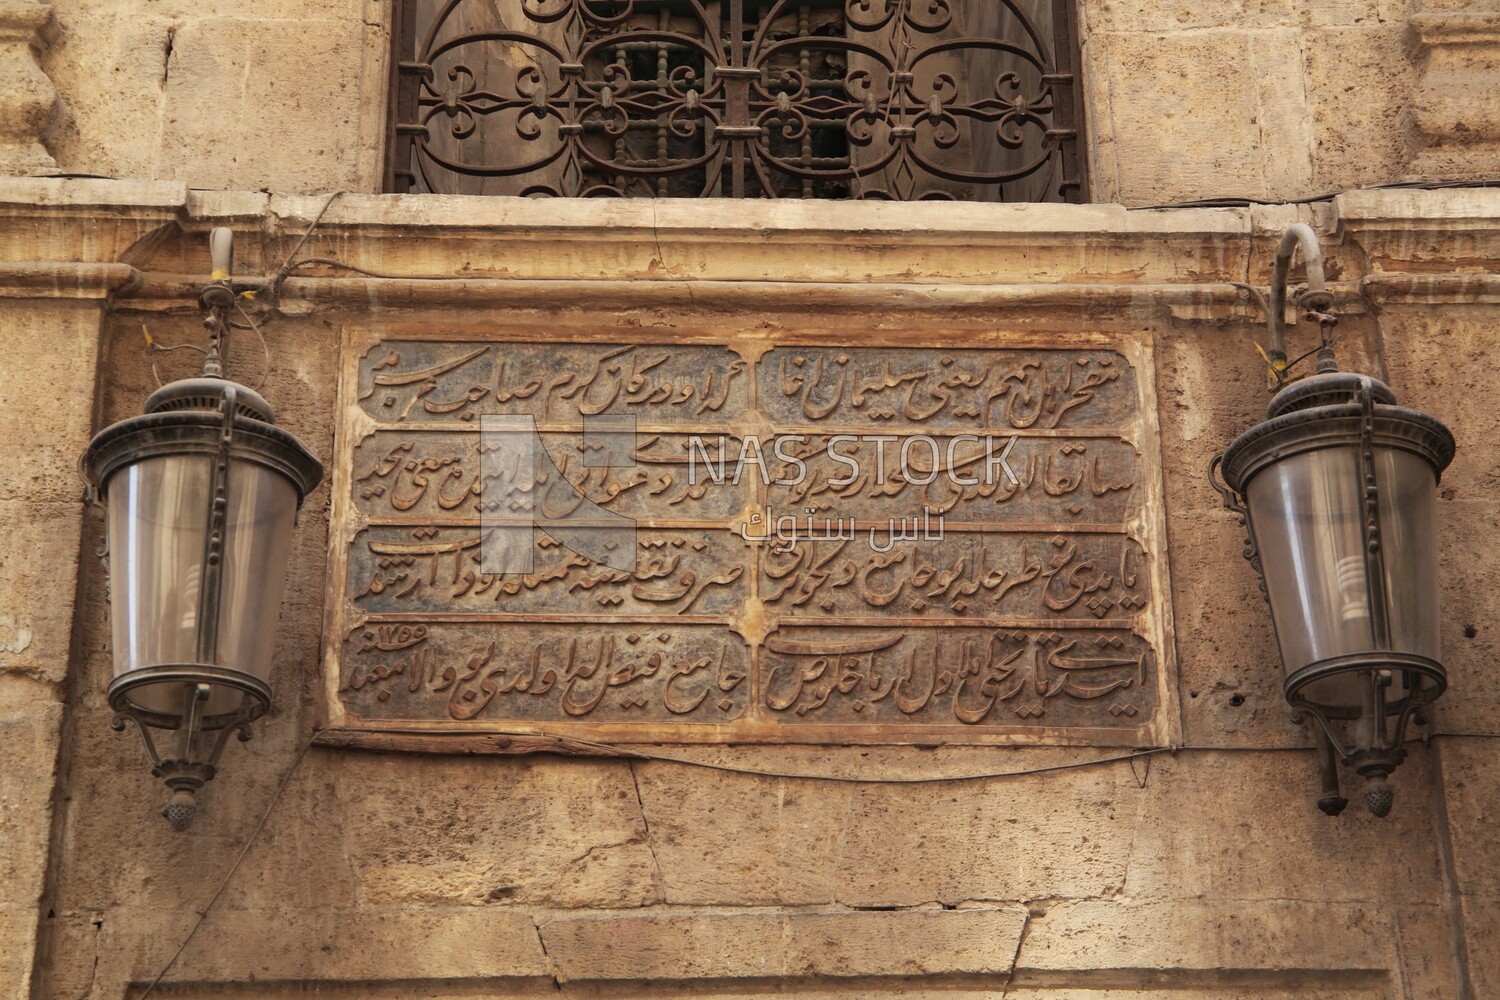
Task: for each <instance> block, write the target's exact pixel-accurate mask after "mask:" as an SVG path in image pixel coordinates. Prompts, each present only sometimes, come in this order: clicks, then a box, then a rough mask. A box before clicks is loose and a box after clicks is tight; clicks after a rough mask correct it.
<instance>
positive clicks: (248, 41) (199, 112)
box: [46, 0, 386, 191]
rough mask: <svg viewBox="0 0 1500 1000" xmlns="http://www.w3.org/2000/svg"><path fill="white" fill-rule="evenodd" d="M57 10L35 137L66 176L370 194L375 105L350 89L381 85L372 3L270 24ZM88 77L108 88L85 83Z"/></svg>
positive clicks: (155, 12) (291, 15)
mask: <svg viewBox="0 0 1500 1000" xmlns="http://www.w3.org/2000/svg"><path fill="white" fill-rule="evenodd" d="M366 6H369V7H370V8H371V12H370V17H369V18H366V17H365V10H364V8H365V7H366ZM59 7H60V9H59V10H58V20H59V22H60V25H61V31H60V38H59V40H58V42H57V44H56V46H55V49H54V51H53V52H52V53H51V54H50V55H49V56H48V58H47V59H46V67H47V69H48V71H49V72H50V73H51V74H52V76H53V78H54V79H55V80H56V81H58V82H59V84H60V90H61V92H62V94H63V100H64V103H65V105H66V111H65V113H64V116H63V118H62V119H61V120H60V121H59V123H58V124H57V125H56V126H55V127H54V128H53V129H52V130H51V132H50V133H49V138H50V141H51V142H52V145H53V146H54V148H55V149H56V150H57V155H59V156H61V157H62V162H63V163H64V164H65V165H66V167H67V168H68V169H71V170H75V171H84V172H94V173H101V174H110V175H115V176H125V177H153V178H182V179H185V180H187V181H189V182H190V183H192V184H193V185H195V186H200V187H213V188H247V189H249V188H257V187H262V186H274V187H276V188H278V189H279V190H284V191H318V190H332V189H335V188H340V187H344V188H356V189H360V188H365V189H369V188H372V187H373V184H374V176H375V169H376V157H377V155H378V142H379V135H380V126H379V123H378V120H377V119H374V118H372V117H371V116H370V115H369V114H368V113H367V112H370V111H374V110H375V109H376V108H377V107H378V102H377V104H375V105H372V104H370V103H369V102H367V101H366V100H365V98H364V96H363V92H364V88H365V87H366V86H369V87H371V88H372V89H373V91H374V92H375V93H377V94H378V93H380V91H381V89H382V88H383V81H384V79H385V75H384V66H385V51H384V49H383V48H382V46H381V38H383V37H386V36H385V28H384V25H383V23H382V22H383V19H384V16H385V15H384V8H383V7H380V5H377V4H366V3H363V2H361V0H329V2H327V3H319V4H308V5H292V6H290V7H287V8H286V9H284V10H283V11H281V12H280V16H278V15H277V14H276V13H272V12H267V11H265V10H263V9H261V8H253V9H252V8H249V7H246V6H245V5H243V4H228V3H226V4H219V5H217V7H218V9H217V10H216V9H214V7H213V6H210V7H209V8H207V9H205V8H195V7H193V6H192V5H190V4H162V5H152V8H151V9H150V10H149V11H146V12H142V11H141V10H139V9H138V8H136V7H133V6H131V5H122V4H118V3H112V2H109V0H103V2H98V3H95V2H88V0H83V2H76V3H68V4H63V5H59ZM377 10H378V11H379V13H377ZM374 17H380V18H381V22H375V21H373V18H374ZM287 66H303V67H307V68H308V71H307V72H299V73H287V72H286V67H287ZM101 75H102V76H103V78H104V79H107V80H109V81H110V82H111V86H110V87H108V88H100V87H97V86H96V85H95V83H96V81H97V80H98V79H99V78H100V77H101ZM377 81H379V82H377ZM367 119H368V120H367ZM280 150H285V151H287V152H288V154H289V155H281V154H280V153H278V152H277V151H280ZM292 151H295V152H292Z"/></svg>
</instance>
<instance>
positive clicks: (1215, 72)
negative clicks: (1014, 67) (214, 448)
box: [0, 0, 1500, 205]
mask: <svg viewBox="0 0 1500 1000" xmlns="http://www.w3.org/2000/svg"><path fill="white" fill-rule="evenodd" d="M12 8H14V11H13V13H12V14H10V15H4V13H3V12H4V11H6V10H11V9H12ZM387 8H388V4H387V2H385V0H317V2H315V3H295V2H291V3H289V2H284V0H278V2H275V3H271V4H269V5H268V4H265V3H261V4H245V3H242V2H239V0H211V2H209V3H206V4H191V3H178V2H166V3H153V4H151V5H149V6H148V7H146V8H142V7H141V6H140V5H138V4H130V3H120V2H119V0H54V2H53V3H51V5H50V6H48V5H43V4H40V3H34V2H32V0H7V3H6V4H4V5H0V15H3V16H10V17H12V18H13V19H14V20H15V22H16V27H15V28H13V29H10V30H11V32H12V34H13V35H14V37H16V38H17V39H19V40H20V41H19V42H18V43H16V44H12V45H11V47H10V49H9V50H8V51H9V52H10V53H11V56H10V57H9V58H10V59H11V61H12V64H13V65H15V66H17V67H30V66H31V65H32V63H31V60H29V59H28V58H26V56H25V48H26V44H27V41H28V40H30V41H31V42H33V43H34V44H33V47H34V48H35V49H36V50H37V52H38V55H37V56H36V59H37V62H38V63H39V65H40V67H41V69H43V70H45V72H46V75H47V76H48V77H50V78H51V82H52V85H53V86H55V89H56V91H57V94H58V98H57V101H56V106H55V110H54V111H53V112H52V113H51V114H50V115H46V114H43V112H42V109H43V108H45V107H46V103H47V101H48V100H50V94H48V93H46V92H45V91H46V88H47V86H48V84H47V80H46V78H44V77H43V78H38V76H37V74H35V73H33V72H31V70H30V69H28V70H27V73H26V75H25V82H21V79H20V78H19V77H17V78H16V79H14V80H13V81H12V83H11V85H10V87H9V88H8V90H9V92H10V93H12V94H13V95H15V96H14V97H13V100H14V101H15V102H16V105H15V109H14V110H12V111H10V112H9V114H10V115H12V116H14V115H21V116H22V117H24V119H25V121H26V122H27V123H29V124H27V125H25V126H22V125H19V124H17V125H13V126H11V127H12V128H13V129H15V130H17V131H18V132H22V133H24V132H26V131H27V130H28V129H29V130H31V131H33V132H39V133H40V136H41V138H42V140H43V141H44V142H45V145H46V148H47V150H50V154H51V157H52V158H53V159H54V160H55V162H56V169H57V170H59V171H63V172H68V173H75V174H77V173H82V174H95V175H102V176H106V177H119V178H137V179H151V178H157V179H171V180H181V181H184V182H186V183H187V184H188V185H190V186H192V187H199V188H209V189H244V190H256V189H261V190H275V191H283V192H290V193H304V192H315V191H328V190H335V189H347V190H351V191H375V190H377V188H378V186H379V183H380V176H381V175H380V171H381V157H382V155H383V149H384V146H383V142H384V139H383V127H384V125H383V102H384V100H385V86H386V82H385V81H386V79H387V72H388V61H387V60H388V49H389V23H388V22H389V14H388V10H387ZM48 10H51V11H52V12H53V16H52V17H51V19H50V21H49V20H48V18H47V12H48ZM3 16H0V21H3ZM1079 17H1080V22H1081V24H1080V34H1081V36H1082V51H1083V60H1082V76H1083V85H1084V90H1085V94H1086V103H1087V117H1088V133H1089V145H1090V150H1089V159H1090V172H1091V177H1092V184H1093V191H1092V200H1094V201H1096V202H1120V203H1123V204H1127V205H1151V204H1161V203H1170V202H1178V201H1183V200H1190V199H1200V198H1213V197H1240V198H1252V199H1263V200H1269V201H1284V200H1291V199H1298V198H1306V197H1310V196H1316V195H1323V194H1328V193H1331V192H1337V191H1341V190H1345V189H1348V188H1355V187H1363V186H1369V185H1375V184H1385V183H1391V182H1395V181H1401V180H1405V179H1408V178H1419V179H1423V180H1452V179H1476V178H1484V177H1489V178H1494V177H1495V176H1496V175H1497V174H1500V152H1497V150H1500V146H1497V143H1500V108H1497V107H1496V106H1494V105H1495V102H1494V101H1493V100H1492V99H1491V98H1490V97H1488V96H1487V95H1490V94H1493V93H1497V92H1500V87H1497V86H1496V85H1495V78H1496V75H1497V73H1500V68H1497V67H1500V54H1497V53H1500V40H1497V39H1500V34H1497V21H1496V18H1497V17H1500V12H1497V10H1496V8H1495V6H1494V4H1493V2H1492V0H1427V2H1425V3H1424V2H1423V0H1216V2H1214V3H1198V2H1188V0H1174V2H1170V3H1158V2H1149V0H1080V3H1079ZM43 22H46V24H45V26H41V25H42V24H43ZM5 30H6V29H0V35H3V34H4V33H5ZM16 72H18V73H19V72H20V70H19V69H18V70H17V71H16ZM101 81H104V82H105V85H102V86H101V85H100V84H101ZM23 93H25V94H27V95H30V96H28V97H27V98H26V99H25V100H24V101H23V100H22V98H21V96H20V95H21V94H23ZM23 105H24V109H25V110H24V114H23V113H22V108H23ZM33 126H34V127H33ZM3 132H5V129H4V128H0V133H3ZM4 138H5V137H4V135H0V140H3V139H4ZM15 142H16V143H17V145H16V146H15V151H14V152H13V153H12V154H10V156H9V159H10V161H11V164H10V165H9V166H8V167H7V169H8V170H9V172H11V173H20V174H40V173H47V172H50V169H51V167H50V164H49V163H47V161H46V154H45V152H44V151H42V150H41V149H40V148H39V147H34V142H35V136H34V135H33V136H32V137H31V138H24V137H22V138H18V139H17V140H15ZM3 153H4V150H3V148H0V154H3ZM38 156H40V157H41V158H40V159H38V158H37V157H38Z"/></svg>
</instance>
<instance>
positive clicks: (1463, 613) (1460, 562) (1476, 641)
mask: <svg viewBox="0 0 1500 1000" xmlns="http://www.w3.org/2000/svg"><path fill="white" fill-rule="evenodd" d="M1461 440H1463V439H1461ZM1497 524H1500V502H1496V501H1492V500H1484V501H1442V500H1440V501H1439V502H1438V533H1439V534H1438V537H1439V548H1438V579H1439V583H1440V586H1441V595H1440V596H1441V601H1442V636H1441V639H1442V653H1443V665H1444V666H1445V667H1447V668H1448V692H1447V693H1446V694H1444V695H1443V697H1442V698H1440V699H1439V700H1438V702H1437V705H1436V708H1435V711H1434V716H1435V718H1436V720H1437V729H1438V731H1439V732H1460V733H1472V732H1486V733H1492V732H1496V731H1500V677H1497V676H1496V670H1495V662H1496V655H1497V653H1500V626H1497V624H1496V621H1495V613H1494V607H1495V594H1497V593H1500V553H1497V552H1496V550H1495V548H1494V547H1493V546H1491V545H1487V544H1480V545H1476V544H1475V542H1474V540H1475V539H1476V538H1487V537H1489V536H1490V535H1492V534H1493V533H1494V531H1495V526H1496V525H1497Z"/></svg>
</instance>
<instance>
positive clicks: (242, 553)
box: [79, 230, 323, 830]
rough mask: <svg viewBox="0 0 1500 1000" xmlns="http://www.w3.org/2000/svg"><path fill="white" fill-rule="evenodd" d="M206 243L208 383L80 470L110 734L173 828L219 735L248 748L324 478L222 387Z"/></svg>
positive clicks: (224, 274) (218, 245)
mask: <svg viewBox="0 0 1500 1000" xmlns="http://www.w3.org/2000/svg"><path fill="white" fill-rule="evenodd" d="M213 243H214V256H215V258H216V259H215V271H216V275H220V277H219V278H218V280H217V281H216V282H215V283H214V284H212V285H210V287H209V289H208V290H206V291H205V294H204V301H205V309H206V311H207V313H208V318H207V325H208V326H209V329H210V331H211V332H212V334H213V336H212V342H211V345H210V347H209V349H208V350H207V352H206V359H207V360H206V361H205V365H204V375H203V376H202V377H198V378H188V379H182V380H179V381H175V382H171V383H168V384H167V385H165V386H163V387H161V388H160V389H158V390H157V391H156V392H155V393H153V394H152V395H151V397H150V398H149V399H148V400H147V402H146V412H145V413H143V414H141V415H138V416H134V417H129V418H127V419H124V420H121V421H119V422H118V423H115V424H112V425H110V426H109V427H106V428H104V429H103V430H101V431H100V432H99V433H98V434H97V435H95V437H94V439H93V440H92V441H91V442H90V443H89V446H88V449H87V451H85V453H84V454H83V456H82V458H81V459H80V463H79V464H80V471H81V472H82V474H83V477H84V479H85V480H86V481H87V483H88V485H89V490H90V494H91V498H92V499H94V500H95V501H96V502H97V503H99V504H100V505H101V506H103V507H104V508H105V510H106V520H105V537H106V544H105V551H106V552H108V553H109V557H108V561H107V566H108V570H109V578H110V603H111V605H112V607H111V619H112V623H111V624H112V637H113V657H114V678H113V680H112V681H111V682H110V684H109V688H108V700H109V705H110V708H111V709H112V710H113V711H114V712H115V718H114V720H113V725H114V728H115V729H116V730H121V729H124V728H125V727H126V725H127V724H129V723H134V724H135V725H136V727H137V728H138V729H139V730H140V733H141V737H142V739H143V740H144V742H145V744H146V749H147V753H148V754H149V756H150V758H151V763H152V768H153V773H154V774H155V775H156V776H158V777H160V778H161V779H162V780H163V781H164V782H165V783H166V785H167V786H168V788H170V789H171V791H172V796H171V800H170V801H169V803H168V805H167V807H166V809H164V810H163V815H165V816H166V817H167V819H168V821H169V822H170V823H171V824H172V826H173V827H174V828H175V829H179V830H180V829H183V828H185V827H186V826H187V825H188V824H189V823H191V821H192V819H193V816H194V814H195V812H196V800H195V796H196V793H197V791H198V790H199V789H200V788H201V787H202V786H203V784H204V782H206V781H208V780H210V779H212V778H213V776H214V774H215V773H216V771H217V769H218V764H219V759H220V757H221V755H222V753H223V751H224V748H225V744H226V743H227V741H228V738H229V736H230V734H232V733H233V734H238V735H239V737H240V738H241V739H248V738H249V729H248V726H249V724H250V723H251V722H253V721H255V720H256V719H258V718H260V717H261V716H262V715H264V714H265V713H266V712H267V711H268V710H269V709H270V707H271V688H270V684H269V676H270V669H271V660H272V655H273V652H274V647H275V639H276V628H275V624H276V619H277V614H278V612H279V610H280V606H281V597H282V590H283V588H284V585H285V581H286V571H287V563H288V560H289V558H290V552H291V541H292V538H291V535H292V530H293V527H294V524H295V520H296V515H297V511H298V510H299V508H300V507H301V504H302V501H303V500H304V499H305V498H306V497H307V495H308V493H310V492H311V491H312V490H313V489H314V488H316V487H317V485H318V483H319V482H320V481H321V479H322V476H323V467H322V465H321V464H320V463H319V462H318V460H317V459H316V458H315V457H314V456H313V455H312V453H311V452H310V451H308V449H307V448H306V447H305V446H304V445H303V444H302V442H300V441H299V440H298V439H297V438H296V437H295V436H293V435H292V434H290V433H288V432H287V431H285V430H283V429H282V428H280V427H277V426H276V425H275V414H274V411H273V410H272V408H271V405H270V404H269V403H267V402H266V400H265V399H263V398H262V397H261V396H260V394H259V393H257V392H255V391H254V390H252V389H249V388H247V387H246V386H243V385H240V384H238V383H236V382H232V381H229V380H227V379H225V378H223V377H222V357H221V355H220V342H221V338H222V334H223V332H224V331H225V329H226V328H227V327H226V324H225V318H224V316H223V309H224V307H225V306H226V304H228V305H232V301H233V300H232V296H233V294H234V293H233V290H232V287H231V286H230V283H229V278H228V256H229V252H230V245H231V244H230V240H229V238H228V230H216V231H215V233H214V238H213ZM226 296H228V298H226ZM152 730H164V731H168V732H170V733H171V734H172V735H171V739H170V743H169V746H168V747H166V748H165V749H164V750H160V749H158V747H157V744H156V742H155V740H153V738H152V735H151V731H152Z"/></svg>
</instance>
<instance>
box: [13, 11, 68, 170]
mask: <svg viewBox="0 0 1500 1000" xmlns="http://www.w3.org/2000/svg"><path fill="white" fill-rule="evenodd" d="M51 24H52V7H51V5H49V4H44V3H32V2H30V0H0V174H8V175H12V176H25V175H28V174H39V173H46V172H49V171H53V170H56V169H57V161H55V160H53V159H52V154H51V153H49V152H47V150H46V148H45V147H44V146H43V145H42V141H41V136H42V132H43V131H44V130H45V129H46V128H47V126H48V125H50V124H51V123H52V119H53V117H54V116H55V115H56V113H57V88H56V87H54V86H53V85H52V80H51V79H50V78H49V77H48V76H47V74H46V73H45V72H43V70H42V66H41V63H40V61H39V60H38V55H39V54H40V52H41V50H42V49H44V48H45V47H46V45H47V44H48V41H49V36H50V32H49V31H48V28H49V27H50V26H51Z"/></svg>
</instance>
